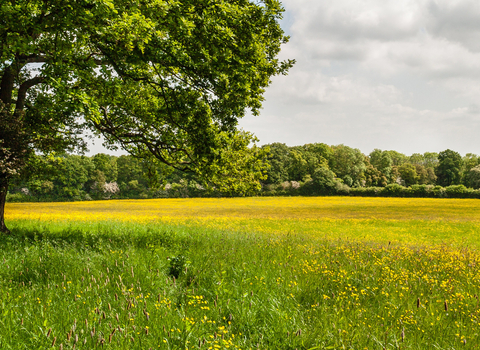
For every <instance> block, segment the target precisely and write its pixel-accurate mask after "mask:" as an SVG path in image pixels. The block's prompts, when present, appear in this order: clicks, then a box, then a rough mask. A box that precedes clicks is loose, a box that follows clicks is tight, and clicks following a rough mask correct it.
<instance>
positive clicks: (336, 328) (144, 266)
mask: <svg viewBox="0 0 480 350" xmlns="http://www.w3.org/2000/svg"><path fill="white" fill-rule="evenodd" d="M9 224H10V227H11V229H12V231H13V234H12V235H11V236H8V237H3V238H2V240H1V242H0V285H1V289H0V290H1V292H0V293H1V294H0V298H1V308H0V313H1V314H2V318H1V320H0V322H1V328H0V348H1V349H52V348H55V349H59V348H63V349H71V348H74V347H75V349H95V348H98V349H149V348H152V349H186V348H188V349H209V348H212V349H214V348H222V349H227V348H230V349H233V348H241V349H257V348H258V349H292V350H293V349H364V348H367V349H384V348H385V349H460V348H461V349H475V348H477V344H478V343H479V340H480V339H479V338H480V337H479V333H480V327H479V324H478V322H479V320H480V309H479V302H478V295H480V290H479V289H480V272H479V267H480V265H479V264H480V255H479V254H478V253H477V251H476V250H473V249H466V248H463V249H458V248H455V247H450V246H446V245H441V244H440V245H438V244H437V245H430V246H429V245H424V244H421V245H415V244H414V243H415V242H410V244H408V245H407V244H403V243H401V242H397V241H394V242H392V243H390V244H389V243H388V242H387V241H386V240H384V241H379V240H376V239H374V240H368V239H365V240H363V241H360V240H355V239H347V238H345V237H344V238H341V236H340V235H339V234H337V235H335V238H334V239H330V238H328V236H325V235H323V236H315V235H312V234H308V235H306V234H302V233H301V232H299V231H297V233H290V234H267V233H258V232H257V233H255V232H252V233H246V232H249V231H248V230H244V231H243V233H242V232H234V231H232V230H230V229H226V230H222V229H220V228H209V229H207V228H205V227H201V226H197V227H195V226H190V227H187V226H181V225H163V224H159V223H150V224H135V223H116V222H103V223H102V222H99V223H90V224H87V223H75V222H71V223H69V222H63V223H62V222H57V223H43V224H42V223H40V222H31V221H22V220H17V221H11V222H9ZM351 224H352V225H353V224H354V222H351ZM389 224H390V225H391V227H392V229H394V230H400V229H401V228H402V225H404V226H405V225H406V223H405V222H397V223H395V222H390V223H389ZM364 225H366V224H365V223H364ZM347 226H348V221H345V222H343V223H342V225H340V228H339V229H338V230H346V231H348V230H349V228H348V227H347ZM406 227H408V225H407V226H406ZM367 229H368V227H367V226H363V227H362V230H367ZM349 232H350V231H349ZM351 232H356V231H351ZM147 327H148V328H147ZM147 329H148V334H147ZM53 343H54V345H53V346H52V344H53ZM215 345H216V346H217V347H214V346H215Z"/></svg>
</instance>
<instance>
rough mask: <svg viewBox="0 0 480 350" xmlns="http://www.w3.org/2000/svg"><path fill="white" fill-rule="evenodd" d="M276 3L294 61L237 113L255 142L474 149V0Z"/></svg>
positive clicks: (479, 32) (478, 69) (477, 147)
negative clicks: (251, 109)
mask: <svg viewBox="0 0 480 350" xmlns="http://www.w3.org/2000/svg"><path fill="white" fill-rule="evenodd" d="M283 4H284V7H285V9H286V12H285V18H284V20H283V21H282V26H283V28H284V30H285V31H286V32H287V33H288V35H290V36H291V39H290V42H289V43H288V44H286V45H285V46H284V48H283V50H282V53H281V57H283V58H294V59H296V61H297V63H296V65H295V66H294V67H293V68H292V69H291V71H290V73H289V74H288V76H280V77H275V78H274V79H273V82H272V85H271V86H270V87H269V88H268V90H267V92H266V95H265V97H266V101H265V103H264V108H263V110H262V111H261V115H260V116H258V117H246V118H244V119H243V120H242V121H241V122H240V125H241V127H243V128H244V129H246V130H249V131H252V132H254V133H255V134H256V135H257V136H258V137H259V139H260V142H261V144H266V143H272V142H283V143H286V144H287V145H290V146H293V145H302V144H305V143H313V142H324V143H327V144H329V145H337V144H342V143H343V144H345V145H348V146H350V147H354V148H359V149H360V150H361V151H362V152H364V153H366V154H368V153H370V152H371V151H372V150H373V149H374V148H380V149H393V150H397V151H400V152H402V153H405V154H408V155H409V154H411V153H415V152H420V153H423V152H426V151H434V152H440V151H442V150H445V149H447V148H450V149H453V150H455V151H457V152H460V153H461V154H462V155H463V154H465V153H468V152H471V153H476V154H480V2H479V1H478V0H401V1H398V0H395V1H394V0H283ZM98 144H99V142H97V145H98ZM98 151H101V149H100V148H98V147H94V148H93V149H92V153H95V152H98Z"/></svg>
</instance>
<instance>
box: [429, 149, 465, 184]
mask: <svg viewBox="0 0 480 350" xmlns="http://www.w3.org/2000/svg"><path fill="white" fill-rule="evenodd" d="M461 169H462V157H461V156H460V154H459V153H457V152H455V151H452V150H449V149H447V150H445V151H443V152H440V153H439V154H438V166H437V167H436V169H435V174H436V175H437V183H438V184H439V185H440V186H450V185H458V184H460V180H461Z"/></svg>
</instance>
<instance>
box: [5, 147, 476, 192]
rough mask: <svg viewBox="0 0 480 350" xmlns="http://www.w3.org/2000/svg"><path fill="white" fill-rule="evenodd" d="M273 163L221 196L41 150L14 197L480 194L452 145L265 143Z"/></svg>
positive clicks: (472, 164) (127, 160) (127, 159)
mask: <svg viewBox="0 0 480 350" xmlns="http://www.w3.org/2000/svg"><path fill="white" fill-rule="evenodd" d="M263 148H264V149H268V150H269V152H268V153H267V154H268V156H267V158H266V159H265V162H266V163H267V164H269V167H268V170H267V171H266V179H265V180H264V181H263V183H262V189H261V190H259V191H258V192H251V193H231V192H230V193H222V192H220V191H218V190H216V189H215V188H209V187H204V186H202V184H201V182H200V181H198V180H197V179H196V178H194V177H193V176H192V175H190V174H188V173H184V172H180V171H178V170H174V169H172V168H170V167H168V166H166V165H164V164H163V163H160V162H152V161H151V160H149V161H146V160H142V159H139V158H135V157H133V156H119V157H115V156H110V155H106V154H97V155H95V156H92V157H87V156H80V155H68V154H65V155H61V156H55V155H48V156H41V155H37V156H35V157H34V158H33V160H32V161H30V163H29V164H28V167H27V171H25V172H24V175H23V176H22V177H18V178H15V179H14V181H13V183H12V186H11V191H10V193H9V194H8V200H9V201H51V200H94V199H95V200H98V199H111V198H168V197H212V196H235V195H264V196H275V195H350V196H399V197H408V196H412V197H470V198H480V190H479V188H480V157H479V156H478V155H475V154H471V153H468V154H467V155H465V156H464V157H462V156H461V155H460V154H459V153H457V152H455V151H452V150H449V149H447V150H445V151H443V152H440V153H433V152H426V153H423V154H420V153H414V154H412V155H410V156H407V155H405V154H402V153H399V152H396V151H385V150H379V149H375V150H374V151H372V152H371V153H370V154H369V155H368V156H367V155H365V154H363V153H362V152H361V151H360V150H358V149H355V148H351V147H348V146H345V145H337V146H329V145H326V144H324V143H314V144H306V145H303V146H294V147H289V146H287V145H285V144H283V143H273V144H270V145H265V146H263Z"/></svg>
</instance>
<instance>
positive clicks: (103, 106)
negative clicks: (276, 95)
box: [0, 0, 293, 232]
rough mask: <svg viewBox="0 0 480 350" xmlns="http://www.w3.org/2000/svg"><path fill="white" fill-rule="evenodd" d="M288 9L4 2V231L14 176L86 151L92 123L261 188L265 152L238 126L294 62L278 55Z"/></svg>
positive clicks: (222, 177) (209, 175)
mask: <svg viewBox="0 0 480 350" xmlns="http://www.w3.org/2000/svg"><path fill="white" fill-rule="evenodd" d="M282 12H283V8H282V7H281V5H280V3H279V2H278V1H277V0H259V1H249V0H229V1H227V0H215V1H213V0H184V1H182V2H180V1H166V0H128V1H126V0H61V1H60V0H50V1H43V0H10V1H8V0H7V1H3V2H2V4H1V5H0V77H1V81H0V113H1V118H0V230H1V231H4V232H5V231H7V230H6V227H5V225H4V222H3V210H4V201H5V196H6V192H7V188H8V181H9V178H10V177H11V176H13V175H14V174H16V173H18V172H19V171H21V169H22V167H23V165H24V164H25V162H26V160H27V159H28V157H29V155H31V154H33V153H34V152H46V153H48V152H52V151H64V150H69V151H72V150H84V149H85V147H86V144H85V142H84V140H83V138H82V135H83V132H84V131H85V130H86V129H90V130H92V131H93V132H94V133H99V134H102V135H103V136H104V137H105V140H106V141H105V142H106V145H107V146H109V147H112V148H115V147H121V148H123V149H125V150H126V151H128V152H130V153H131V154H133V155H135V156H137V157H140V158H145V157H151V156H153V157H155V158H156V159H158V160H159V161H161V162H163V163H165V164H167V165H170V166H172V167H176V168H178V169H181V170H184V171H191V172H194V173H196V174H198V176H201V177H203V178H204V179H205V180H206V181H207V182H209V183H212V185H216V186H223V187H225V188H230V187H238V186H240V187H241V186H246V187H248V186H258V179H259V178H261V177H262V176H263V175H262V174H263V173H262V170H261V166H262V158H263V153H262V152H261V150H259V149H257V148H255V147H253V148H252V147H249V145H250V143H251V142H253V141H255V139H254V137H253V135H251V134H249V133H245V132H241V131H239V130H237V121H238V119H239V118H241V117H243V116H244V115H245V113H246V111H247V110H249V109H250V110H251V111H252V112H253V114H254V115H256V114H258V112H259V109H260V107H261V104H262V101H263V97H262V94H263V92H264V90H265V88H266V87H267V86H268V85H269V83H270V78H271V76H273V75H276V74H285V73H286V72H287V70H288V68H289V67H291V65H292V64H293V61H290V60H288V61H280V60H278V59H277V54H278V53H279V51H280V46H281V44H282V43H285V42H286V41H287V39H288V38H287V37H285V36H284V33H283V31H282V29H281V28H280V26H279V23H278V21H279V19H280V18H281V15H282ZM252 174H253V175H252ZM214 182H216V184H215V183H214Z"/></svg>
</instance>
